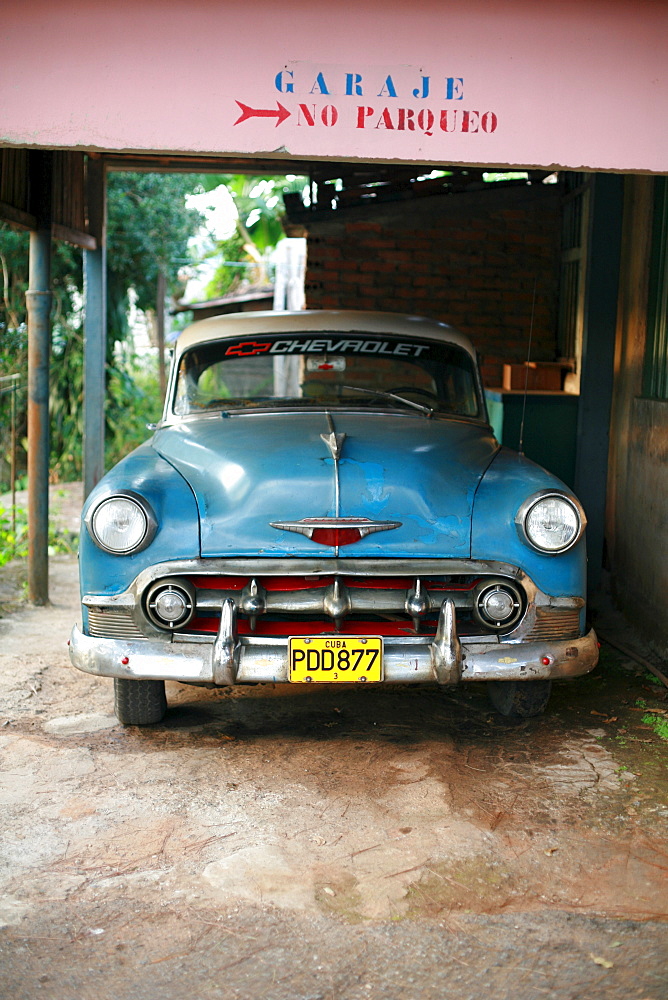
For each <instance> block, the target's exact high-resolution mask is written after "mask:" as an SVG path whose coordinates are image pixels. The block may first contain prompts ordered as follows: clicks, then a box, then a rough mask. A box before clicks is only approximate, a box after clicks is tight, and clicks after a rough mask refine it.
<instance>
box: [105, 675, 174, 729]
mask: <svg viewBox="0 0 668 1000" xmlns="http://www.w3.org/2000/svg"><path fill="white" fill-rule="evenodd" d="M166 711H167V697H166V695H165V682H164V681H133V680H128V678H127V677H115V678H114V712H115V713H116V718H117V719H118V721H119V722H122V723H123V725H124V726H150V725H152V724H153V723H155V722H162V720H163V719H164V717H165V712H166Z"/></svg>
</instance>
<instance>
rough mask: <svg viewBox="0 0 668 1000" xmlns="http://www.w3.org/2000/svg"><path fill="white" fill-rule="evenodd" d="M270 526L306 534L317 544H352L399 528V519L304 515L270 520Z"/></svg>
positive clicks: (333, 545)
mask: <svg viewBox="0 0 668 1000" xmlns="http://www.w3.org/2000/svg"><path fill="white" fill-rule="evenodd" d="M270 525H271V527H272V528H278V529H280V530H281V531H295V532H297V534H299V535H306V537H307V538H310V539H311V541H312V542H315V543H316V544H317V545H330V546H332V547H335V546H337V545H352V543H353V542H359V540H360V539H361V538H366V536H367V535H373V534H375V533H376V532H377V531H391V530H392V529H393V528H400V527H401V521H370V520H369V518H368V517H304V518H302V520H301V521H271V522H270Z"/></svg>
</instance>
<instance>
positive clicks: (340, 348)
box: [225, 337, 431, 358]
mask: <svg viewBox="0 0 668 1000" xmlns="http://www.w3.org/2000/svg"><path fill="white" fill-rule="evenodd" d="M430 347H431V345H430V344H417V343H415V342H410V343H407V342H405V341H401V340H399V341H394V340H383V339H382V338H375V339H373V340H371V339H364V340H363V339H362V338H359V339H355V340H352V339H338V340H334V339H331V340H330V339H329V338H323V337H318V338H317V339H314V340H311V339H305V338H303V337H299V338H293V339H290V340H274V341H272V342H267V341H255V340H237V341H235V342H234V343H232V344H230V345H229V346H228V348H227V350H226V351H225V357H234V358H248V357H252V356H253V355H255V354H325V355H327V354H381V355H384V356H385V357H401V358H419V357H421V355H423V354H425V353H426V352H427V353H428V352H429V350H430Z"/></svg>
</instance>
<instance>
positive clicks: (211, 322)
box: [176, 309, 475, 357]
mask: <svg viewBox="0 0 668 1000" xmlns="http://www.w3.org/2000/svg"><path fill="white" fill-rule="evenodd" d="M328 331H331V332H333V333H334V332H336V333H353V332H359V333H377V334H378V333H380V334H393V335H394V336H405V337H423V338H425V339H427V340H439V341H441V342H442V343H449V344H457V345H458V346H459V347H462V348H464V350H465V351H467V352H468V353H469V354H471V355H472V356H473V357H475V349H474V347H473V344H472V343H471V341H470V340H469V338H468V337H467V336H466V335H465V334H463V333H460V331H459V330H457V329H456V328H455V327H453V326H449V325H448V324H447V323H440V322H438V320H433V319H425V318H424V317H422V316H402V315H399V314H397V313H389V312H363V311H361V310H360V311H357V310H351V309H346V310H330V309H312V310H303V311H301V312H245V313H228V314H227V315H226V316H212V317H211V318H210V319H202V320H198V321H197V322H195V323H192V324H191V325H190V326H188V327H186V328H185V330H184V331H183V333H182V334H181V335H180V337H179V338H178V340H177V342H176V354H177V356H178V355H181V354H182V353H183V352H184V351H186V350H188V349H189V348H191V347H193V346H194V345H196V344H203V343H208V342H210V341H212V340H218V339H221V338H225V337H247V336H256V335H259V334H268V333H295V334H303V333H309V332H312V333H327V332H328Z"/></svg>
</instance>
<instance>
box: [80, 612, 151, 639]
mask: <svg viewBox="0 0 668 1000" xmlns="http://www.w3.org/2000/svg"><path fill="white" fill-rule="evenodd" d="M88 634H89V635H92V636H94V637H95V638H96V639H145V638H146V636H144V635H142V633H141V632H140V631H139V629H138V628H137V626H136V625H135V623H134V620H133V618H132V612H131V611H127V610H125V609H120V608H119V609H117V608H104V609H103V608H89V609H88Z"/></svg>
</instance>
